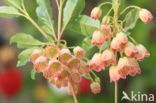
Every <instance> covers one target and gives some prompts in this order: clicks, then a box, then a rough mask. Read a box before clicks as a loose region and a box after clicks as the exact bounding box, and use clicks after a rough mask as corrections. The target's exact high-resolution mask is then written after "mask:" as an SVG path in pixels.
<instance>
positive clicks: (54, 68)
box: [48, 59, 62, 76]
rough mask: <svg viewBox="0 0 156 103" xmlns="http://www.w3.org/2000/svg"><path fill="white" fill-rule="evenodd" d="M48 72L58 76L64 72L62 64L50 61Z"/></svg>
mask: <svg viewBox="0 0 156 103" xmlns="http://www.w3.org/2000/svg"><path fill="white" fill-rule="evenodd" d="M48 71H49V72H50V73H51V74H53V75H55V76H57V75H58V74H59V73H60V72H61V71H62V64H61V63H60V61H58V60H53V59H52V60H50V61H49V64H48Z"/></svg>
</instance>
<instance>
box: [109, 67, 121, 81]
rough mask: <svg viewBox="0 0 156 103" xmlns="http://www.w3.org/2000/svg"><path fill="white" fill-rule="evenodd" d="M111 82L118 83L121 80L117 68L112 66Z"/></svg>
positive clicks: (110, 71) (110, 69)
mask: <svg viewBox="0 0 156 103" xmlns="http://www.w3.org/2000/svg"><path fill="white" fill-rule="evenodd" d="M109 77H110V82H117V81H118V80H119V79H120V75H119V73H118V69H117V66H111V67H110V68H109Z"/></svg>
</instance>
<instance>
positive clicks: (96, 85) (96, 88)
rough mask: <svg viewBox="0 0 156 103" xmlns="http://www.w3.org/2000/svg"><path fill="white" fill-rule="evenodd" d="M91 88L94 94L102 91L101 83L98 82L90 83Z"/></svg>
mask: <svg viewBox="0 0 156 103" xmlns="http://www.w3.org/2000/svg"><path fill="white" fill-rule="evenodd" d="M90 89H91V91H92V93H94V94H98V93H100V92H101V86H100V83H98V82H93V83H91V84H90Z"/></svg>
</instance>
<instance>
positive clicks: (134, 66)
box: [129, 58, 141, 76]
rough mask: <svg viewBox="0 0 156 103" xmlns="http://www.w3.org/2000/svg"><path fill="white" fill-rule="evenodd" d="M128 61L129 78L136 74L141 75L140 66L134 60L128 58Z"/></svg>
mask: <svg viewBox="0 0 156 103" xmlns="http://www.w3.org/2000/svg"><path fill="white" fill-rule="evenodd" d="M129 61H130V62H131V65H132V68H131V70H130V71H129V75H130V76H135V75H136V74H141V69H140V66H139V64H138V62H137V60H136V59H135V58H129Z"/></svg>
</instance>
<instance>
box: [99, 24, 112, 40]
mask: <svg viewBox="0 0 156 103" xmlns="http://www.w3.org/2000/svg"><path fill="white" fill-rule="evenodd" d="M100 30H101V31H102V32H103V34H104V41H108V40H109V39H110V38H111V37H112V36H113V34H112V31H111V28H110V25H109V24H102V25H101V27H100Z"/></svg>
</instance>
